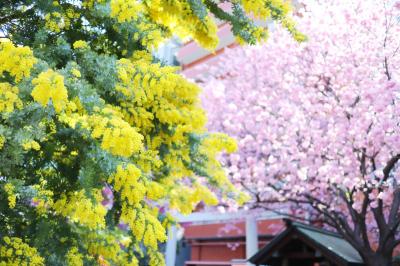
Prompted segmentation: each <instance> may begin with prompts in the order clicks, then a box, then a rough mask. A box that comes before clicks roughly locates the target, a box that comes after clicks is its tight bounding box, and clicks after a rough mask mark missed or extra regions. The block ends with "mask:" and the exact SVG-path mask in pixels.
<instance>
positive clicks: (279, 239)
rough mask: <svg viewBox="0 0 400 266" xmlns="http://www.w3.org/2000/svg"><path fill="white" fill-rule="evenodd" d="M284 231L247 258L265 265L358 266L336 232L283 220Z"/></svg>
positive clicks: (357, 259)
mask: <svg viewBox="0 0 400 266" xmlns="http://www.w3.org/2000/svg"><path fill="white" fill-rule="evenodd" d="M285 222H286V227H287V228H286V230H285V231H283V232H282V233H280V234H279V235H277V236H276V237H275V238H274V239H273V240H272V241H271V242H270V243H268V244H267V245H266V246H265V247H263V248H262V249H261V250H260V251H259V252H257V253H256V254H255V255H254V256H253V257H251V258H250V259H249V261H250V262H251V263H253V264H255V265H268V266H316V265H318V266H362V265H365V264H364V263H363V260H362V258H361V256H360V255H359V253H358V252H357V250H355V249H354V248H353V247H352V246H351V245H350V244H349V243H348V242H347V241H346V240H344V239H343V238H342V237H341V236H340V235H339V234H337V233H334V232H331V231H327V230H322V229H319V228H316V227H314V226H310V225H306V224H302V223H297V222H293V221H291V220H289V219H285Z"/></svg>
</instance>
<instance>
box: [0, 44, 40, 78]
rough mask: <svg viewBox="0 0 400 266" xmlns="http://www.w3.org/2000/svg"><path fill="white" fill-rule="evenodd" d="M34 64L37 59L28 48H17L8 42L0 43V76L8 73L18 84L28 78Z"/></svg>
mask: <svg viewBox="0 0 400 266" xmlns="http://www.w3.org/2000/svg"><path fill="white" fill-rule="evenodd" d="M36 62H37V59H36V58H35V57H34V56H33V52H32V50H31V49H30V48H29V47H26V46H22V47H17V46H14V45H13V44H12V43H11V42H10V41H5V42H0V76H2V75H3V74H4V72H8V73H10V75H11V76H13V77H14V78H15V81H17V82H18V81H20V80H21V79H22V78H26V77H29V76H30V71H31V69H32V67H33V65H34V64H36Z"/></svg>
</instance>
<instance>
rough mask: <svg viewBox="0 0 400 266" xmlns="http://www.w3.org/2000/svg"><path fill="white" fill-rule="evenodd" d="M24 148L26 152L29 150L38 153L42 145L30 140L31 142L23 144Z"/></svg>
mask: <svg viewBox="0 0 400 266" xmlns="http://www.w3.org/2000/svg"><path fill="white" fill-rule="evenodd" d="M22 147H23V148H24V150H26V151H29V150H35V151H38V150H40V144H39V143H37V142H36V141H34V140H29V141H26V142H24V143H23V144H22Z"/></svg>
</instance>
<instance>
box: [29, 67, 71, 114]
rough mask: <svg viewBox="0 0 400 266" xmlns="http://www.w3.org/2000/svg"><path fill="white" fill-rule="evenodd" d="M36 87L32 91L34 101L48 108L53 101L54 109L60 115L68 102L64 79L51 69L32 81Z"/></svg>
mask: <svg viewBox="0 0 400 266" xmlns="http://www.w3.org/2000/svg"><path fill="white" fill-rule="evenodd" d="M32 84H33V85H35V87H34V88H33V90H32V93H31V95H32V97H33V99H34V100H35V101H36V102H38V103H40V104H41V105H42V106H47V105H48V103H49V101H50V100H51V101H52V103H53V106H54V109H55V110H56V112H57V113H60V112H61V111H62V110H63V109H64V108H65V106H66V104H67V101H68V91H67V89H66V88H65V86H64V77H63V76H62V75H60V74H58V73H57V72H55V71H53V70H51V69H49V70H47V71H45V72H42V73H40V74H39V76H38V77H37V78H35V79H33V80H32Z"/></svg>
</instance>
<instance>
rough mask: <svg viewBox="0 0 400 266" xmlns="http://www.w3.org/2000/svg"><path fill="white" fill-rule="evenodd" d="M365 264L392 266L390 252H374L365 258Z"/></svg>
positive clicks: (369, 265)
mask: <svg viewBox="0 0 400 266" xmlns="http://www.w3.org/2000/svg"><path fill="white" fill-rule="evenodd" d="M364 260H365V265H367V266H392V265H393V257H392V255H391V254H378V253H375V254H373V255H370V256H368V257H366V258H364Z"/></svg>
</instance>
